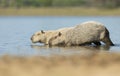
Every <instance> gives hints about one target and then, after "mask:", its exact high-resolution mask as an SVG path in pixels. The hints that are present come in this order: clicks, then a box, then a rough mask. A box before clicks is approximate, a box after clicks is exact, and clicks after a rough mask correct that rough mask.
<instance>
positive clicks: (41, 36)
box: [31, 27, 73, 45]
mask: <svg viewBox="0 0 120 76" xmlns="http://www.w3.org/2000/svg"><path fill="white" fill-rule="evenodd" d="M72 28H73V27H69V28H61V29H58V30H49V31H43V30H41V31H38V32H36V33H34V34H33V35H32V37H31V41H32V42H33V43H37V42H39V43H44V44H46V45H48V42H49V40H50V39H51V38H52V37H55V36H56V35H57V34H58V33H59V32H61V33H65V32H66V31H67V30H69V29H72Z"/></svg>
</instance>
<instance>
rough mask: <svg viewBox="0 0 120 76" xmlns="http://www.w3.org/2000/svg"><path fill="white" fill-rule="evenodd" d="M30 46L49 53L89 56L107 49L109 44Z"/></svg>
mask: <svg viewBox="0 0 120 76" xmlns="http://www.w3.org/2000/svg"><path fill="white" fill-rule="evenodd" d="M31 48H33V49H35V50H38V51H41V50H44V51H46V50H49V52H51V55H74V54H80V55H84V56H90V55H93V54H94V53H98V52H101V51H102V52H103V51H108V50H109V49H110V46H71V47H58V46H53V47H49V46H47V45H43V46H40V45H31Z"/></svg>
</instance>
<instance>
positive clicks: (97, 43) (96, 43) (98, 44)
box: [93, 41, 101, 46]
mask: <svg viewBox="0 0 120 76" xmlns="http://www.w3.org/2000/svg"><path fill="white" fill-rule="evenodd" d="M93 43H94V44H95V45H97V46H100V45H101V43H100V42H99V41H96V42H93Z"/></svg>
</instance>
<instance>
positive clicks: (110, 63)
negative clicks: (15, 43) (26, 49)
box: [0, 52, 120, 76]
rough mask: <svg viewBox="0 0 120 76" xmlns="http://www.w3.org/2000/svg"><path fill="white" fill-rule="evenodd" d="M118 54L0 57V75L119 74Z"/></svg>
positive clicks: (88, 75) (67, 75) (119, 56)
mask: <svg viewBox="0 0 120 76" xmlns="http://www.w3.org/2000/svg"><path fill="white" fill-rule="evenodd" d="M119 71H120V54H113V53H109V52H106V53H94V54H91V55H88V56H80V55H75V56H52V57H42V56H41V57H39V56H37V57H29V58H27V57H11V56H3V57H1V58H0V76H120V72H119Z"/></svg>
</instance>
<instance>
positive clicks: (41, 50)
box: [0, 16, 120, 56]
mask: <svg viewBox="0 0 120 76" xmlns="http://www.w3.org/2000/svg"><path fill="white" fill-rule="evenodd" d="M93 20H94V21H99V22H101V23H103V24H105V26H106V27H107V28H108V30H109V31H110V37H111V40H112V41H113V42H114V43H115V44H116V46H113V47H105V46H102V47H89V46H88V47H87V46H85V47H81V46H80V47H48V46H44V45H43V44H39V43H38V44H32V43H31V41H30V37H31V36H32V34H33V33H34V32H36V31H40V30H55V29H58V28H63V27H71V26H74V25H76V24H79V23H82V22H85V21H93ZM102 50H106V51H108V52H120V17H119V16H118V17H114V16H111V17H110V16H105V17H104V16H102V17H100V16H95V17H94V16H92V17H91V16H86V17H84V16H78V17H76V16H63V17H59V16H58V17H57V16H54V17H52V16H46V17H45V16H0V56H2V55H6V54H8V55H13V56H14V55H15V56H38V55H40V56H50V55H71V54H80V53H82V54H88V53H89V54H90V53H92V52H94V51H97V52H98V51H102ZM88 51H89V52H88Z"/></svg>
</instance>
